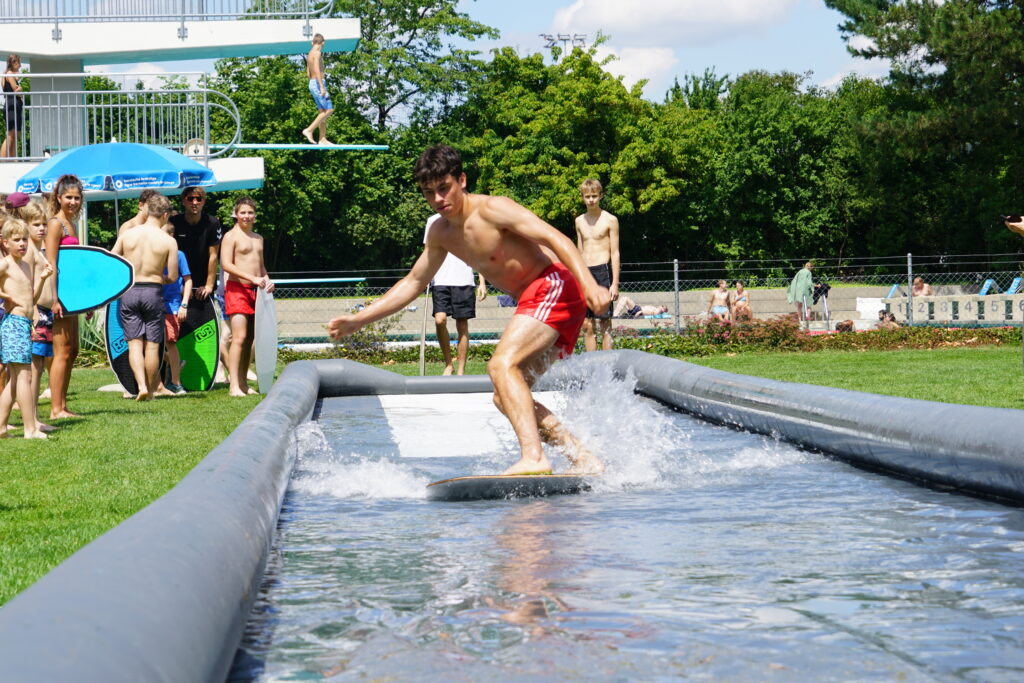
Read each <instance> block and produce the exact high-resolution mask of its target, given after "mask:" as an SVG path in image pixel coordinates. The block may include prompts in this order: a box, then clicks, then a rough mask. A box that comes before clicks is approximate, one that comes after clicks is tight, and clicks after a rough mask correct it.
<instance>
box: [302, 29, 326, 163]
mask: <svg viewBox="0 0 1024 683" xmlns="http://www.w3.org/2000/svg"><path fill="white" fill-rule="evenodd" d="M323 50H324V37H323V36H322V35H320V34H319V33H317V34H316V35H315V36H313V46H312V47H311V48H310V49H309V54H308V55H306V76H308V77H309V94H310V95H312V96H313V101H314V102H315V103H316V109H317V113H316V118H315V119H313V123H311V124H309V126H307V127H306V128H303V129H302V134H303V135H305V136H306V139H307V140H309V144H311V145H316V144H321V145H332V144H334V143H332V142H331V141H330V140H328V139H327V117H329V116H330V115H331V114H333V113H334V105H333V104H332V103H331V96H330V95H328V94H327V77H326V76H324V55H323ZM314 129H319V130H320V142H319V143H318V142H317V141H316V140H314V139H313V130H314Z"/></svg>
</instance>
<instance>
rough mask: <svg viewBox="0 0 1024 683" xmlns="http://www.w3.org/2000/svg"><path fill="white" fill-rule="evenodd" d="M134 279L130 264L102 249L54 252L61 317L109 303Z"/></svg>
mask: <svg viewBox="0 0 1024 683" xmlns="http://www.w3.org/2000/svg"><path fill="white" fill-rule="evenodd" d="M134 280H135V269H134V268H132V264H131V263H130V262H129V261H127V260H126V259H123V258H121V257H120V256H118V255H116V254H112V253H110V252H109V251H107V250H106V249H100V248H99V247H89V246H84V245H69V246H66V247H61V248H60V250H59V251H58V252H57V296H58V298H59V299H60V305H61V308H63V309H64V313H65V315H73V314H75V313H85V312H86V311H91V310H93V309H96V308H99V307H101V306H103V305H105V304H108V303H110V302H111V301H113V300H114V299H116V298H118V297H119V296H121V295H122V294H124V293H125V292H126V291H127V290H128V288H129V287H131V286H132V283H133V282H134Z"/></svg>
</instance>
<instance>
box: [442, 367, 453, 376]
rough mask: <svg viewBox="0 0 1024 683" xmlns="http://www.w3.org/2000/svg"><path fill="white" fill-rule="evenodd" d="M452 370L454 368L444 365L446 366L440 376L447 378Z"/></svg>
mask: <svg viewBox="0 0 1024 683" xmlns="http://www.w3.org/2000/svg"><path fill="white" fill-rule="evenodd" d="M453 370H455V368H453V367H452V366H450V365H446V366H444V372H442V373H441V374H442V375H444V376H445V377H447V376H448V375H450V374H452V371H453Z"/></svg>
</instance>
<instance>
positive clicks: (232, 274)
mask: <svg viewBox="0 0 1024 683" xmlns="http://www.w3.org/2000/svg"><path fill="white" fill-rule="evenodd" d="M255 222H256V202H255V201H253V200H252V199H250V198H249V197H242V198H241V199H239V200H238V201H237V202H235V227H233V228H231V230H228V233H227V234H226V235H224V239H223V240H222V241H221V243H220V267H221V269H222V270H223V271H224V272H225V273H227V282H226V283H225V284H224V312H225V313H226V314H227V315H228V317H229V320H230V323H231V346H230V347H229V349H228V376H229V379H230V383H229V384H228V395H229V396H248V395H249V394H255V393H256V390H255V389H253V388H251V387H250V386H249V382H248V370H249V362H250V361H251V360H252V340H253V332H254V328H255V323H256V288H257V287H260V288H262V289H264V290H266V291H267V292H273V291H274V283H273V282H271V281H270V278H269V277H267V268H266V266H264V264H263V238H262V237H260V236H259V235H257V234H256V233H254V232H253V231H252V227H253V224H254V223H255Z"/></svg>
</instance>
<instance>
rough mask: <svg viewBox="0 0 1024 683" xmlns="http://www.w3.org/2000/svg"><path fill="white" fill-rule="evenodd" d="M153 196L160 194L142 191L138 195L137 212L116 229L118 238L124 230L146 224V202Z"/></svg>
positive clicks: (153, 191) (147, 215) (154, 191)
mask: <svg viewBox="0 0 1024 683" xmlns="http://www.w3.org/2000/svg"><path fill="white" fill-rule="evenodd" d="M155 194H160V193H159V192H157V191H156V190H143V191H142V192H141V193H139V210H138V211H137V212H135V215H134V216H132V217H131V218H129V219H128V220H126V221H125V222H124V223H122V224H121V227H120V228H118V229H117V235H118V237H120V236H121V233H123V232H124V231H125V230H131V229H132V228H135V227H138V226H140V225H142V224H143V223H145V222H146V219H147V218H149V213H148V212H147V211H146V202H148V201H149V198H150V197H152V196H153V195H155Z"/></svg>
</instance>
